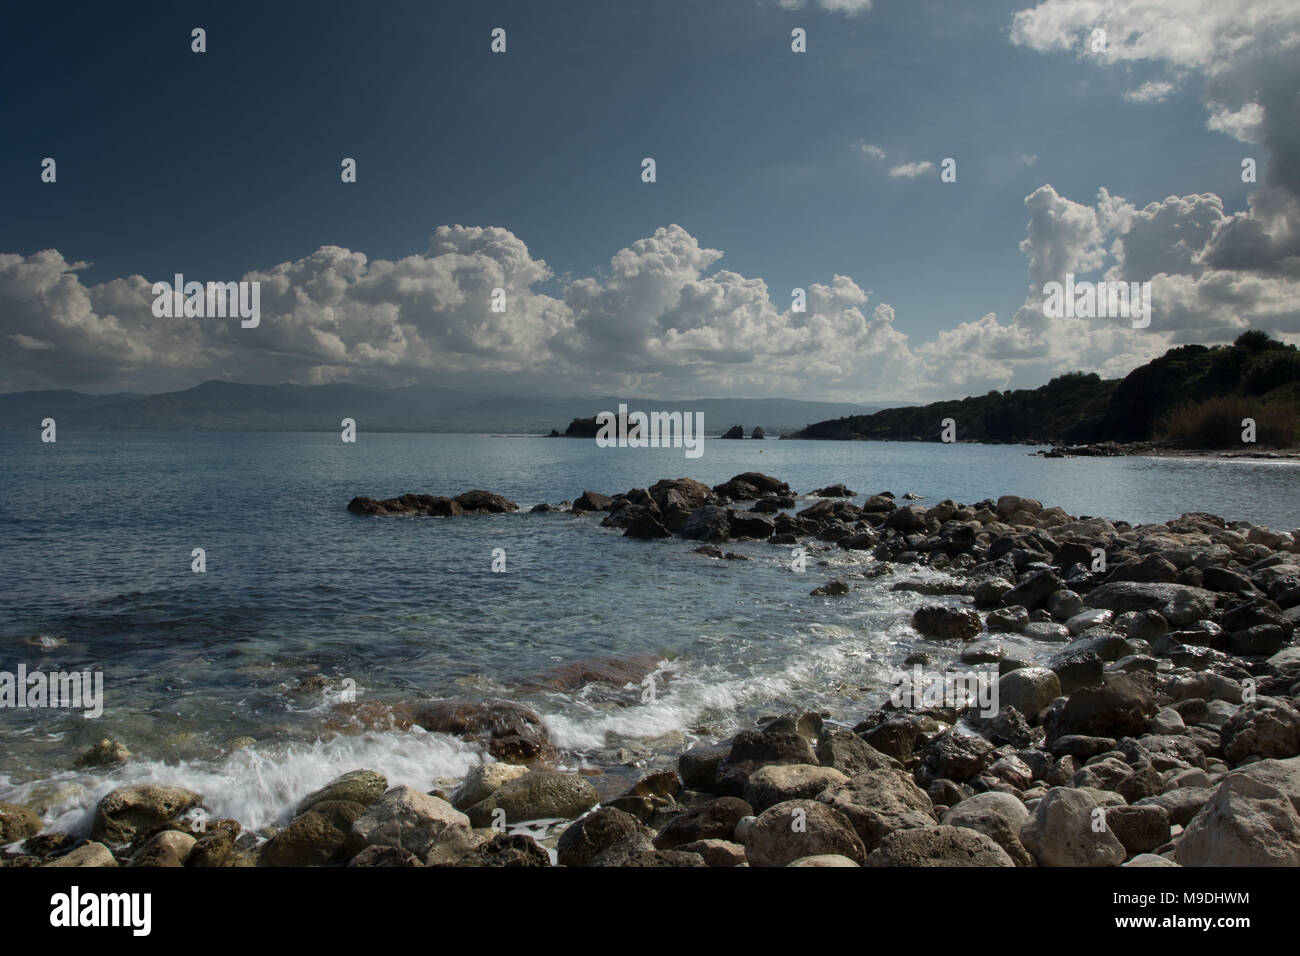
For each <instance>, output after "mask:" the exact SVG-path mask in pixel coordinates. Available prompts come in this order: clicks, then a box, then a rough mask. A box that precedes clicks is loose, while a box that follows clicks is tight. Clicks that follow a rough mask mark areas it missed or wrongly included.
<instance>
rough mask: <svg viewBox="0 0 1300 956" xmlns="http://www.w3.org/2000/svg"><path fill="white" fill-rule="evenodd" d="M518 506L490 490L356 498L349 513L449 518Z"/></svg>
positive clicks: (515, 509)
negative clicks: (379, 498)
mask: <svg viewBox="0 0 1300 956" xmlns="http://www.w3.org/2000/svg"><path fill="white" fill-rule="evenodd" d="M518 510H519V506H518V505H517V504H515V503H514V502H513V501H511V500H510V499H508V498H503V497H502V496H501V495H496V494H493V493H492V492H490V491H466V492H464V493H463V494H459V495H457V496H456V497H455V498H448V497H446V496H444V495H416V494H406V495H402V496H400V497H398V498H385V499H384V500H382V501H376V500H375V499H374V498H353V499H352V500H351V501H349V502H348V511H351V512H352V513H353V514H359V515H413V516H417V517H432V518H449V517H452V516H453V515H485V514H503V513H505V512H510V511H518Z"/></svg>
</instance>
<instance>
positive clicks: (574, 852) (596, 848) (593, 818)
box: [556, 807, 654, 866]
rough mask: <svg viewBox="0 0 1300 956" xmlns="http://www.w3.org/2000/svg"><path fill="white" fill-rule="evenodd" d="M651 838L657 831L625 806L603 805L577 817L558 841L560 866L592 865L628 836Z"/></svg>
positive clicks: (557, 852) (557, 848)
mask: <svg viewBox="0 0 1300 956" xmlns="http://www.w3.org/2000/svg"><path fill="white" fill-rule="evenodd" d="M636 835H640V836H641V837H643V838H644V839H645V840H647V841H648V840H650V839H651V838H652V837H653V836H654V834H653V833H652V832H651V831H650V829H649V828H647V827H646V826H645V825H644V824H643V823H642V822H641V821H640V820H638V819H637V818H636V817H634V816H632V815H631V814H629V813H624V812H623V811H622V810H615V809H614V808H612V807H601V808H600V809H599V810H595V811H593V812H592V813H589V814H587V815H586V816H585V817H583V818H582V819H580V820H576V821H574V823H573V824H571V825H570V826H569V827H568V828H567V829H566V830H565V831H564V832H563V833H562V834H560V841H559V843H558V844H557V845H556V859H557V861H558V862H559V864H560V866H593V865H595V861H596V858H597V857H599V856H600V855H601V854H602V853H604V852H605V851H606V850H608V849H610V848H611V847H613V846H615V845H617V844H618V843H621V842H622V841H624V840H626V839H627V838H628V837H631V836H636Z"/></svg>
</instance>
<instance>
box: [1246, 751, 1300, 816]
mask: <svg viewBox="0 0 1300 956" xmlns="http://www.w3.org/2000/svg"><path fill="white" fill-rule="evenodd" d="M1231 775H1232V776H1236V775H1241V776H1244V777H1250V778H1251V779H1253V780H1258V781H1259V782H1260V783H1266V784H1268V785H1269V786H1271V787H1277V788H1278V789H1279V790H1281V791H1282V792H1283V793H1285V794H1286V795H1287V796H1288V797H1289V798H1290V799H1291V803H1292V804H1294V805H1295V808H1296V812H1297V813H1300V757H1290V758H1287V759H1286V760H1272V759H1269V760H1257V761H1255V762H1254V763H1251V764H1247V765H1246V766H1244V767H1242V768H1241V769H1240V770H1234V771H1233V772H1232V774H1231Z"/></svg>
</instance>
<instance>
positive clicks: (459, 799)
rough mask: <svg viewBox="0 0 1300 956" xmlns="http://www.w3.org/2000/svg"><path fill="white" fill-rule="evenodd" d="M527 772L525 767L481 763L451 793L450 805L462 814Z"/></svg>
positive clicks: (509, 764)
mask: <svg viewBox="0 0 1300 956" xmlns="http://www.w3.org/2000/svg"><path fill="white" fill-rule="evenodd" d="M527 772H528V768H527V767H521V766H519V765H517V764H511V763H481V764H479V765H478V766H477V767H475V768H474V769H473V770H471V771H470V772H469V773H468V774H467V775H466V777H465V779H464V780H463V781H461V784H460V786H459V787H457V788H456V789H455V790H453V791H452V794H451V805H452V806H453V807H455V808H456V809H457V810H460V811H461V812H462V813H463V812H464V811H466V810H468V809H469V808H470V807H472V806H474V804H476V803H478V802H479V801H481V800H486V799H487V798H488V797H490V796H492V794H494V793H496V792H497V791H498V790H500V789H501V787H502V786H503V785H504V784H506V783H508V782H509V781H511V780H514V779H515V778H516V777H522V776H523V775H524V774H526V773H527Z"/></svg>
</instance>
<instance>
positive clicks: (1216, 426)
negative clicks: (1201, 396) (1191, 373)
mask: <svg viewBox="0 0 1300 956" xmlns="http://www.w3.org/2000/svg"><path fill="white" fill-rule="evenodd" d="M1245 418H1253V419H1254V420H1255V440H1256V444H1257V445H1261V446H1266V447H1269V448H1293V447H1295V446H1296V444H1297V440H1300V409H1296V408H1295V407H1294V406H1292V405H1285V404H1282V403H1279V402H1268V403H1266V402H1260V401H1259V400H1254V401H1252V400H1251V399H1249V398H1242V397H1239V396H1236V395H1226V396H1222V397H1220V398H1210V399H1206V400H1205V401H1203V402H1197V403H1195V404H1190V405H1183V406H1181V407H1179V408H1176V409H1174V411H1172V412H1170V413H1169V415H1167V416H1166V417H1165V418H1164V419H1163V420H1162V421H1160V422H1159V423H1158V424H1157V425H1156V436H1155V437H1156V439H1157V440H1158V441H1164V442H1169V443H1170V444H1173V445H1177V446H1180V447H1184V448H1241V447H1249V446H1248V445H1246V443H1244V442H1243V441H1242V440H1241V435H1242V431H1243V430H1244V426H1243V425H1242V424H1241V422H1242V419H1245Z"/></svg>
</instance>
